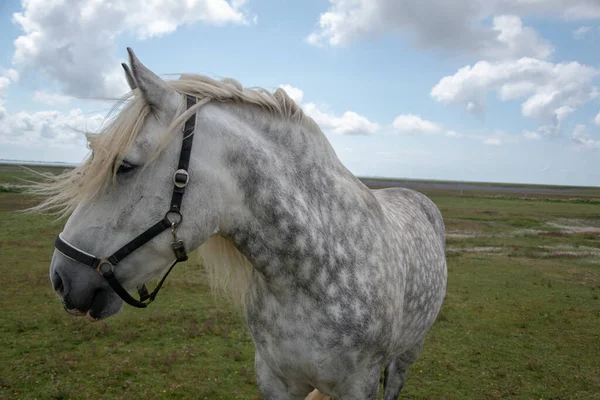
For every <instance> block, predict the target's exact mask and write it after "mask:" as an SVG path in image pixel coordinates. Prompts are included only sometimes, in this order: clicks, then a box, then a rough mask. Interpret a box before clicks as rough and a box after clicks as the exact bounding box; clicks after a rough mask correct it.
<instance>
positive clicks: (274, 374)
mask: <svg viewBox="0 0 600 400" xmlns="http://www.w3.org/2000/svg"><path fill="white" fill-rule="evenodd" d="M129 56H130V65H131V69H130V68H129V67H127V66H125V71H126V76H127V79H128V81H129V84H130V86H131V88H132V92H131V93H130V94H129V95H128V97H127V98H126V99H124V101H123V102H122V103H120V104H121V105H120V107H119V108H117V109H116V111H115V113H114V115H113V118H112V119H111V120H110V121H109V123H107V124H106V125H105V126H104V127H103V128H102V130H101V132H99V133H98V134H96V135H90V136H89V141H90V147H91V149H92V154H91V156H90V157H88V158H87V159H86V160H85V161H84V163H83V164H82V165H81V166H79V167H78V168H76V169H74V170H72V171H70V172H68V173H66V174H64V175H62V176H59V177H56V178H53V179H52V180H50V181H49V182H47V183H44V184H41V185H40V186H38V187H37V191H38V192H39V193H42V194H45V195H46V200H45V201H44V202H43V203H42V204H41V205H40V206H39V207H38V208H37V209H38V210H47V209H57V208H58V209H59V210H61V211H63V212H65V213H70V214H71V215H70V217H69V219H68V221H67V223H66V225H65V227H64V230H63V232H62V233H61V235H60V236H59V238H57V241H56V251H55V252H54V255H53V258H52V263H51V266H50V277H51V281H52V285H53V287H54V289H55V291H56V293H57V294H58V296H59V297H60V299H61V301H62V303H63V305H64V307H65V309H66V310H67V311H68V312H70V313H72V314H75V315H87V316H88V317H89V318H90V319H92V320H96V319H101V318H106V317H108V316H110V315H113V314H115V313H117V312H118V311H119V310H120V309H121V307H122V305H123V300H125V301H127V302H128V303H130V304H133V305H135V306H137V307H145V306H146V304H148V303H149V302H150V301H152V300H153V299H154V297H155V295H156V292H153V293H152V294H148V293H147V292H146V291H145V286H143V285H144V283H145V282H147V281H149V280H151V279H153V278H155V277H157V276H158V275H159V274H160V273H161V272H164V271H166V268H167V267H168V265H169V263H170V262H172V261H173V260H174V259H175V260H177V261H183V260H185V259H186V258H187V252H188V251H191V250H194V249H199V250H200V251H199V253H200V254H201V256H202V258H203V260H204V264H205V267H206V269H207V272H208V273H207V276H208V277H209V279H210V282H211V285H212V286H213V287H215V288H217V289H220V290H221V291H222V292H224V293H226V294H229V295H230V297H231V298H232V299H233V300H234V301H235V302H236V303H239V304H240V305H241V306H242V308H243V310H244V314H245V317H246V322H247V325H248V329H249V331H250V333H251V336H252V339H253V341H254V344H255V348H256V354H255V369H256V376H257V382H258V386H259V388H260V391H261V392H262V394H263V396H264V398H265V399H277V400H282V399H303V398H304V397H305V396H306V395H307V394H308V393H309V392H310V391H311V390H313V388H316V389H318V390H319V391H320V392H322V393H324V394H327V395H330V396H333V397H335V398H336V399H340V400H347V399H361V400H364V399H375V398H376V396H377V391H378V387H379V378H380V373H381V368H382V367H385V374H384V391H385V399H387V400H390V399H396V398H397V397H398V394H399V392H400V390H401V388H402V386H403V385H404V382H405V379H406V376H407V370H408V368H409V366H410V365H411V364H412V363H413V362H414V361H415V360H416V358H417V357H418V355H419V353H420V351H421V348H422V346H423V341H424V338H425V334H426V332H427V331H428V330H429V329H430V328H431V326H432V324H433V323H434V321H435V319H436V317H437V315H438V312H439V310H440V307H441V305H442V301H443V299H444V296H445V291H446V274H447V272H446V260H445V240H444V224H443V221H442V216H441V215H440V212H439V210H438V209H437V208H436V206H435V205H434V204H433V202H431V201H430V200H429V199H428V198H426V197H425V196H423V195H421V194H420V193H418V192H414V191H412V190H406V189H398V188H395V189H383V190H370V189H368V188H367V187H366V186H365V185H363V184H362V183H361V182H360V181H359V180H358V179H357V178H356V177H355V176H354V175H352V173H350V172H349V171H348V170H347V169H346V168H345V167H344V166H343V165H342V163H341V162H340V161H339V159H338V157H337V156H336V154H335V152H334V150H333V148H332V147H331V145H330V144H329V142H328V140H327V138H326V136H325V135H324V134H323V133H322V132H321V130H320V129H319V127H318V126H317V125H316V123H315V122H314V121H313V120H312V119H310V118H308V117H307V116H306V115H305V114H304V113H303V112H302V110H301V109H300V108H299V107H298V105H297V104H295V103H294V102H293V101H292V100H291V99H290V98H289V97H288V96H287V94H286V93H285V92H284V91H283V90H281V89H278V90H276V91H275V92H274V93H270V92H267V91H265V90H261V89H254V90H250V89H244V88H242V87H241V85H240V84H239V83H237V82H236V81H234V80H230V79H227V80H223V81H215V80H212V79H210V78H207V77H204V76H200V75H182V76H181V77H180V79H178V80H173V81H164V80H162V79H161V78H159V77H158V76H156V75H155V74H154V73H153V72H151V71H150V70H149V69H147V68H146V67H145V66H144V65H143V64H141V63H140V62H139V60H138V59H137V58H136V57H135V55H134V54H133V52H131V50H129ZM192 140H194V141H193V146H192ZM90 267H91V268H90ZM136 287H137V288H139V290H140V293H141V299H140V300H136V299H134V298H133V297H132V296H131V295H129V294H128V293H127V292H126V289H127V290H129V289H133V288H136Z"/></svg>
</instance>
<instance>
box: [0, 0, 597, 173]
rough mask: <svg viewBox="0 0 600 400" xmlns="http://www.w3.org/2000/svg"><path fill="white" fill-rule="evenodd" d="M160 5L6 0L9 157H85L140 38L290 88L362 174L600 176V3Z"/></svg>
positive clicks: (148, 49)
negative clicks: (86, 133) (85, 133)
mask: <svg viewBox="0 0 600 400" xmlns="http://www.w3.org/2000/svg"><path fill="white" fill-rule="evenodd" d="M146 3H147V2H144V1H142V0H129V1H125V0H122V1H117V0H113V1H111V2H102V1H91V0H52V1H50V0H28V1H23V2H19V1H13V0H8V1H5V2H2V3H0V158H3V159H26V160H42V161H67V162H78V161H81V160H82V159H83V157H84V156H85V155H86V154H87V150H86V148H85V141H84V140H83V137H82V135H81V133H79V131H81V130H84V129H91V130H93V129H96V128H97V127H98V126H99V125H100V123H101V122H102V119H103V117H104V116H105V114H106V113H107V112H108V110H109V109H110V107H111V105H112V103H111V102H110V101H100V100H90V99H100V98H116V97H118V96H119V95H121V94H123V93H124V92H125V91H126V90H127V89H126V86H125V84H124V79H123V76H122V74H121V70H120V65H119V64H120V62H123V61H125V60H126V51H125V48H126V47H127V46H129V47H132V48H133V49H134V51H135V52H136V54H137V56H138V57H139V58H140V59H141V60H142V61H143V62H144V63H145V64H146V65H147V66H149V67H150V68H151V69H153V70H154V71H155V72H157V73H159V74H169V73H174V74H177V73H181V72H198V73H204V74H207V75H210V76H213V77H232V78H235V79H237V80H239V81H240V82H241V83H242V84H243V85H244V86H262V87H265V88H267V89H270V90H274V89H276V88H277V87H279V86H281V85H284V88H286V90H288V92H289V93H290V95H292V96H293V97H294V98H295V99H296V100H297V101H298V102H299V103H300V104H301V105H302V107H303V108H304V110H305V112H306V113H307V114H308V115H310V116H311V117H313V118H314V119H315V120H316V121H317V122H318V123H319V124H320V126H321V128H322V129H323V131H324V132H325V133H326V135H327V137H328V138H329V140H330V141H331V143H332V144H333V146H334V148H335V150H336V152H337V154H338V156H339V157H340V159H341V160H342V162H344V164H345V165H346V166H347V167H348V168H349V169H350V170H351V171H352V172H354V173H355V174H357V175H360V176H386V177H407V178H420V179H452V180H467V181H498V182H523V183H553V184H568V185H600V52H599V51H597V49H598V48H599V47H598V45H599V44H600V3H599V2H597V1H592V0H571V1H570V2H564V1H562V0H545V1H538V2H531V1H528V0H510V1H509V0H482V1H478V2H474V1H467V0H457V1H455V2H447V1H445V0H428V1H421V0H419V1H417V0H415V1H412V2H411V1H405V2H397V1H395V0H355V1H348V0H330V1H326V0H319V1H317V0H308V1H293V2H292V1H289V2H281V1H274V0H270V1H268V0H246V1H243V0H230V1H226V0H212V1H189V2H188V1H167V0H156V1H154V2H153V4H154V6H153V7H152V9H148V8H147V6H146ZM166 77H168V76H166Z"/></svg>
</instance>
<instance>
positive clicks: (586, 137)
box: [571, 124, 600, 150]
mask: <svg viewBox="0 0 600 400" xmlns="http://www.w3.org/2000/svg"><path fill="white" fill-rule="evenodd" d="M571 138H572V140H573V141H574V142H575V143H577V144H578V145H580V146H581V147H583V148H584V149H587V150H597V149H600V139H593V138H592V137H591V136H590V133H589V132H588V129H587V126H585V125H583V124H579V125H577V126H576V127H575V129H574V130H573V133H572V135H571Z"/></svg>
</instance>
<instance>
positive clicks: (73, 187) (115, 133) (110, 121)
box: [27, 74, 320, 308]
mask: <svg viewBox="0 0 600 400" xmlns="http://www.w3.org/2000/svg"><path fill="white" fill-rule="evenodd" d="M166 83H167V85H169V86H170V87H171V88H173V89H174V90H176V91H177V92H179V93H181V94H182V95H190V96H194V97H196V98H198V99H199V102H198V103H197V104H196V105H195V106H193V107H190V108H189V109H188V110H185V111H183V110H184V108H183V107H184V102H183V96H182V106H181V111H183V112H180V115H179V117H177V118H176V119H175V120H174V121H173V122H172V123H171V125H170V126H169V127H168V128H167V129H166V130H165V137H164V140H163V142H162V143H161V145H160V146H159V149H158V150H157V152H160V151H161V150H162V149H164V147H165V146H166V144H167V143H169V141H170V140H171V139H173V138H174V137H175V135H173V134H172V132H177V131H180V129H179V128H181V126H182V125H183V124H184V122H185V120H187V119H188V118H189V117H190V116H191V115H193V114H194V113H196V112H197V111H198V109H199V108H200V107H202V106H203V105H204V104H206V103H208V102H209V101H219V102H230V103H234V104H240V105H251V106H255V107H258V108H259V109H261V110H263V111H266V112H268V113H269V114H271V115H273V116H276V117H280V118H284V119H287V120H289V121H292V122H295V123H298V124H302V125H304V126H306V127H307V128H308V129H310V130H316V131H320V129H319V127H318V125H317V124H316V123H315V122H314V120H313V119H312V118H310V117H308V116H306V115H305V114H304V112H303V111H302V109H301V108H300V107H299V106H298V105H297V104H296V103H295V102H294V101H293V100H292V99H291V98H290V97H289V96H288V95H287V93H286V92H285V90H283V89H281V88H278V89H277V90H275V91H274V92H273V93H271V92H269V91H267V90H266V89H263V88H243V87H242V85H241V84H240V83H239V82H238V81H236V80H234V79H229V78H226V79H223V80H221V81H217V80H214V79H212V78H209V77H206V76H203V75H197V74H183V75H181V77H180V79H179V80H170V81H166ZM151 112H152V110H151V107H150V105H149V104H148V103H147V102H146V100H145V99H144V96H142V95H141V93H139V89H135V90H133V91H131V92H129V93H128V94H126V95H125V96H124V97H123V98H121V99H120V100H119V101H118V102H117V103H116V104H115V105H114V107H113V108H112V109H111V111H110V112H109V114H108V115H107V118H106V120H105V123H104V124H103V126H102V127H101V129H100V131H99V132H97V133H86V138H87V141H88V147H89V148H90V149H91V150H92V152H91V154H90V155H88V156H87V157H86V159H85V160H84V161H83V162H82V163H81V164H80V165H79V166H77V167H76V168H74V169H72V170H70V171H67V172H64V173H62V174H60V175H52V174H50V173H49V174H45V175H44V179H43V180H42V181H41V182H36V183H32V184H31V185H30V186H28V187H27V189H28V191H29V192H30V193H33V194H36V195H40V196H42V198H43V200H42V201H41V202H40V203H39V204H38V205H37V206H34V207H32V208H30V209H29V210H28V211H31V212H42V211H48V212H53V213H56V214H59V215H60V216H61V217H64V216H67V215H69V214H70V213H71V212H73V210H74V209H75V208H76V207H77V205H78V204H80V203H82V202H89V201H92V200H93V199H94V198H96V197H97V196H98V195H99V194H100V193H102V192H103V191H104V190H106V189H107V187H109V186H110V185H111V184H113V183H114V182H115V178H116V172H117V169H118V167H119V165H120V164H121V162H122V161H123V158H124V157H125V154H126V153H127V151H128V150H129V148H130V147H131V146H132V145H133V143H134V141H135V140H136V138H137V137H138V135H139V134H140V131H141V129H142V127H143V125H144V121H145V119H146V117H147V116H148V114H150V113H151ZM154 159H155V157H152V158H151V161H152V160H154ZM151 161H150V163H151ZM144 167H147V165H145V166H144ZM198 254H199V256H200V257H201V258H202V261H203V263H202V264H203V265H204V268H205V270H206V272H207V277H208V281H209V285H210V286H211V288H212V289H213V291H214V292H216V293H217V294H220V295H224V296H225V297H228V298H229V299H230V300H232V302H233V304H234V305H235V306H237V307H238V308H244V303H245V301H244V299H245V296H246V293H247V291H248V285H249V283H250V279H251V276H252V271H253V267H252V264H251V263H250V262H249V261H248V259H246V257H244V255H242V254H241V253H240V252H239V251H238V250H237V249H236V248H235V247H234V246H233V244H232V243H231V242H230V241H228V240H227V239H225V238H223V237H221V236H213V237H211V238H210V239H208V240H207V241H206V242H205V243H204V244H203V245H202V246H200V248H199V249H198Z"/></svg>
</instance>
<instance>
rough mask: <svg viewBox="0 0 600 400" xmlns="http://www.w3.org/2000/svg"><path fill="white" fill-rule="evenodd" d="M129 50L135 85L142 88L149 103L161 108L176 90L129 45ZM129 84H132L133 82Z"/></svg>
mask: <svg viewBox="0 0 600 400" xmlns="http://www.w3.org/2000/svg"><path fill="white" fill-rule="evenodd" d="M127 52H128V53H129V64H131V71H132V73H133V74H132V78H133V82H134V85H135V86H136V87H137V88H138V89H140V91H141V92H142V94H143V95H144V98H145V99H146V101H147V102H148V104H150V105H151V106H154V107H156V108H158V109H160V108H161V105H163V104H164V102H165V99H168V98H169V96H170V95H171V94H173V93H175V91H174V90H173V89H171V88H170V87H169V86H168V85H167V84H166V82H165V81H164V80H162V79H161V78H160V77H159V76H158V75H156V74H155V73H154V72H152V71H150V70H149V69H148V68H147V67H146V66H145V65H144V64H142V63H141V62H140V60H138V58H137V57H136V56H135V54H134V53H133V50H131V48H129V47H128V48H127ZM129 85H130V86H131V82H130V83H129Z"/></svg>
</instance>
